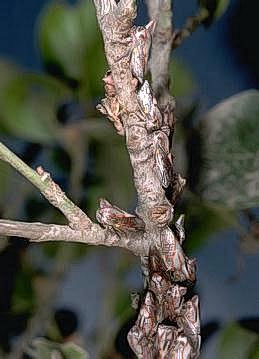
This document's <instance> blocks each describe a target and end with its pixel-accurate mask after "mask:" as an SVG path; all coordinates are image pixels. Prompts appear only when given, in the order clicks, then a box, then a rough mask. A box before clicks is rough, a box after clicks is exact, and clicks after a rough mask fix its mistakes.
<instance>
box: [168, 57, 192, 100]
mask: <svg viewBox="0 0 259 359" xmlns="http://www.w3.org/2000/svg"><path fill="white" fill-rule="evenodd" d="M169 73H170V77H171V83H172V88H171V90H172V91H171V92H172V94H173V95H174V96H176V97H179V96H184V95H188V94H190V93H191V92H193V91H194V90H195V84H194V79H193V76H192V73H191V71H190V70H189V69H188V68H187V67H186V66H185V65H184V63H183V62H182V61H180V60H178V59H174V61H172V62H171V65H170V69H169Z"/></svg>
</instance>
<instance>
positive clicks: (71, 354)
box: [61, 343, 89, 359]
mask: <svg viewBox="0 0 259 359" xmlns="http://www.w3.org/2000/svg"><path fill="white" fill-rule="evenodd" d="M61 351H62V354H63V355H64V356H65V359H88V358H89V355H88V353H87V352H86V351H85V350H84V349H82V348H80V347H79V346H78V345H76V344H74V343H66V344H63V345H61Z"/></svg>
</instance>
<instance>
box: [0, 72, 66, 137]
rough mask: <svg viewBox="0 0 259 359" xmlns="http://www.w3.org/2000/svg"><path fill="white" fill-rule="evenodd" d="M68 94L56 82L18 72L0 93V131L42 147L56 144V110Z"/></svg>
mask: <svg viewBox="0 0 259 359" xmlns="http://www.w3.org/2000/svg"><path fill="white" fill-rule="evenodd" d="M68 96H70V91H69V90H68V89H67V88H66V87H65V86H64V85H62V84H61V83H60V82H58V81H57V80H55V79H53V78H51V77H49V76H45V75H37V74H32V73H31V74H30V73H22V72H19V73H17V74H16V76H15V77H14V78H13V79H11V80H10V81H6V85H5V87H4V88H2V91H1V93H0V107H1V112H0V129H1V130H2V131H4V132H5V133H7V134H8V135H12V136H17V137H19V138H22V139H24V140H28V141H31V142H37V143H42V144H50V143H53V142H54V141H55V140H56V136H57V130H58V123H57V120H56V110H57V106H58V105H59V104H60V102H62V101H64V100H65V99H67V98H68Z"/></svg>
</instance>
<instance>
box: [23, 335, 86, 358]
mask: <svg viewBox="0 0 259 359" xmlns="http://www.w3.org/2000/svg"><path fill="white" fill-rule="evenodd" d="M27 353H28V354H29V355H30V357H31V359H88V358H89V355H88V353H87V352H86V351H85V350H83V349H82V348H80V347H79V346H77V345H75V344H73V343H65V344H59V343H54V342H51V341H49V340H47V339H44V338H38V339H35V340H33V342H32V347H31V348H30V349H28V350H27Z"/></svg>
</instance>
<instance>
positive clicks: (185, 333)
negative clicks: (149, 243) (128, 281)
mask: <svg viewBox="0 0 259 359" xmlns="http://www.w3.org/2000/svg"><path fill="white" fill-rule="evenodd" d="M151 252H152V253H151V255H150V256H149V262H148V271H147V272H146V273H148V278H147V290H146V292H145V296H144V298H143V300H142V302H141V304H139V314H138V318H137V321H136V323H135V325H134V326H133V327H132V328H131V330H130V331H129V333H128V340H129V343H130V345H131V348H132V349H133V350H134V352H135V353H136V355H137V357H138V358H145V359H146V358H164V359H166V358H168V359H169V358H170V359H172V358H175V359H176V358H177V359H178V358H193V359H195V358H198V357H199V348H200V318H199V303H198V297H197V296H194V297H193V298H192V299H190V300H188V301H187V302H184V299H183V298H184V295H185V294H186V292H187V289H186V288H185V287H183V286H180V285H179V284H175V283H173V284H172V279H171V278H170V274H169V273H168V272H167V271H166V268H164V262H163V260H162V258H161V256H160V254H159V252H158V251H157V250H156V249H155V248H153V249H152V250H151ZM138 303H140V300H139V302H138ZM133 306H134V308H136V307H137V305H136V295H135V296H134V302H133ZM166 321H168V322H169V324H170V325H169V324H168V325H166V324H164V323H165V322H166ZM171 323H176V324H177V326H176V325H172V324H171Z"/></svg>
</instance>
